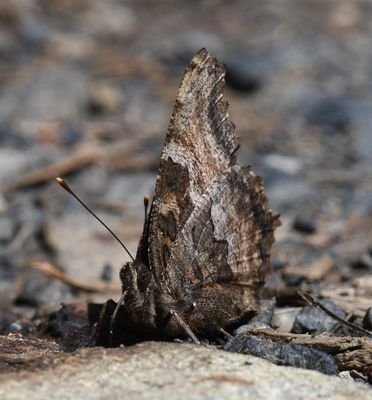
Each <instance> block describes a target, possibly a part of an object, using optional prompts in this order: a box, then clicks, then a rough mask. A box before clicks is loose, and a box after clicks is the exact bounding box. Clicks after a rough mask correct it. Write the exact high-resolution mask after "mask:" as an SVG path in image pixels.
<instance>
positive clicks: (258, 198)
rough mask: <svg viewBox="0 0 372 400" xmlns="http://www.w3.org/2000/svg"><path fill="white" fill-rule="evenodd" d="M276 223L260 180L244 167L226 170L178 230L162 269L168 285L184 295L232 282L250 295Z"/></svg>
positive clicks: (257, 282)
mask: <svg viewBox="0 0 372 400" xmlns="http://www.w3.org/2000/svg"><path fill="white" fill-rule="evenodd" d="M278 223H279V221H278V217H273V216H272V214H271V211H270V209H269V208H268V204H267V199H266V196H265V195H264V192H263V184H262V179H261V178H260V177H258V176H256V175H255V174H254V173H253V172H252V171H251V169H250V168H249V167H240V166H239V165H235V166H233V167H229V168H228V169H227V170H226V171H225V174H224V175H222V176H220V177H218V178H216V180H215V181H214V183H213V184H212V185H211V186H210V187H209V188H208V189H207V190H206V192H205V193H204V194H203V196H202V197H201V198H200V200H199V201H198V202H197V204H196V205H195V207H194V210H193V212H192V213H191V215H190V216H189V218H188V220H187V222H186V223H185V225H184V226H183V227H182V228H181V230H180V232H179V234H178V236H177V240H176V243H175V245H174V249H173V252H172V254H171V256H170V258H169V261H168V265H167V270H168V273H169V275H170V278H171V279H170V281H171V282H172V283H174V284H175V285H176V286H178V287H183V288H185V289H186V290H187V289H193V288H196V287H200V286H203V285H210V284H211V283H221V284H223V283H228V284H231V283H234V282H235V283H236V284H240V285H247V286H251V288H252V294H253V293H255V289H257V288H259V287H260V284H261V283H263V277H264V272H265V270H266V269H267V267H268V264H269V257H270V254H269V252H270V248H271V245H272V243H273V241H274V235H273V230H274V228H275V227H276V226H277V225H278ZM190 266H191V268H190ZM176 286H175V287H172V289H173V290H176Z"/></svg>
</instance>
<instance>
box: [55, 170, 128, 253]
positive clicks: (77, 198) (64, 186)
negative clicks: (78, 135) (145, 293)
mask: <svg viewBox="0 0 372 400" xmlns="http://www.w3.org/2000/svg"><path fill="white" fill-rule="evenodd" d="M56 181H57V183H58V184H59V185H60V186H62V187H63V189H65V190H66V192H68V193H69V194H70V195H71V196H73V197H75V199H76V200H77V201H78V202H79V203H80V204H81V205H82V206H83V207H84V208H85V209H86V210H87V211H88V212H89V213H90V214H91V215H93V217H94V218H95V219H96V220H97V221H98V222H100V223H101V224H102V225H103V226H104V227H105V228H106V229H107V230H108V231H109V232H110V233H111V235H112V236H113V237H114V238H115V239H116V240H117V242H118V243H120V245H121V246H122V247H123V248H124V250H125V251H126V252H127V253H128V255H129V257H130V258H131V259H132V261H134V258H133V256H132V254H130V253H129V250H128V249H127V248H126V246H125V244H124V243H123V242H122V241H121V240H120V239H119V238H118V237H117V236H116V235H115V233H114V232H113V231H112V230H111V229H110V228H109V227H108V226H107V225H106V224H105V223H104V222H103V221H102V220H101V219H100V218H99V217H97V215H96V214H94V212H93V211H92V210H91V209H90V208H89V207H88V206H87V205H85V203H84V202H83V201H82V200H80V199H79V197H78V196H77V195H76V194H75V193H74V192H73V191H72V190H71V188H70V187H69V186H68V185H67V183H66V182H65V181H64V180H63V179H62V178H60V177H58V178H56Z"/></svg>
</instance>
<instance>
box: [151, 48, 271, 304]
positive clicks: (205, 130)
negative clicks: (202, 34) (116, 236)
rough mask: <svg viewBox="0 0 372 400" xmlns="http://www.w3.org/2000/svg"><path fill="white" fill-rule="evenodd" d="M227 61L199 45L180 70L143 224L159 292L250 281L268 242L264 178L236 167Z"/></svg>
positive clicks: (264, 258)
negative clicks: (226, 91) (225, 93)
mask: <svg viewBox="0 0 372 400" xmlns="http://www.w3.org/2000/svg"><path fill="white" fill-rule="evenodd" d="M224 77H225V67H224V66H223V65H222V64H220V63H218V62H217V60H216V59H214V58H212V57H211V56H210V55H209V54H208V52H207V51H206V50H205V49H202V50H200V51H199V52H198V53H196V55H195V56H194V57H193V59H192V60H191V63H190V64H189V66H188V67H187V68H186V71H185V74H184V77H183V79H182V81H181V85H180V88H179V90H178V93H177V98H176V103H175V107H174V111H173V114H172V118H171V122H170V126H169V129H168V133H167V136H166V139H165V144H164V148H163V152H162V155H161V160H160V168H159V175H158V179H157V182H156V188H155V197H154V201H153V204H152V209H151V213H150V221H149V228H148V235H149V243H148V249H149V263H150V268H151V270H152V273H153V276H154V278H155V281H156V283H157V286H158V288H159V289H160V290H162V291H165V292H168V293H169V294H170V295H172V296H173V297H177V293H178V291H179V290H180V288H183V289H184V290H187V288H191V287H193V286H194V285H200V284H201V285H202V284H207V283H208V282H211V281H213V282H218V281H223V280H233V281H236V282H239V283H241V284H243V283H244V284H252V286H254V285H255V284H257V283H258V282H259V281H260V277H259V274H260V271H261V270H262V268H261V267H263V265H265V264H266V263H267V262H268V261H267V257H268V254H269V251H270V247H271V243H272V241H273V235H272V230H273V226H274V223H273V218H272V216H271V213H270V211H269V210H268V208H267V205H266V197H265V196H264V195H263V191H262V182H260V181H259V178H257V177H255V176H254V174H253V173H252V172H251V171H248V170H247V169H244V168H243V169H242V168H241V167H239V166H237V165H236V158H235V153H236V150H237V149H238V147H239V142H238V138H237V136H236V134H235V127H234V125H233V123H232V122H231V121H230V119H229V117H228V113H227V107H228V105H227V103H226V102H225V101H224V100H223V98H222V89H223V86H224Z"/></svg>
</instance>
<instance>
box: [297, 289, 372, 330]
mask: <svg viewBox="0 0 372 400" xmlns="http://www.w3.org/2000/svg"><path fill="white" fill-rule="evenodd" d="M297 293H298V295H299V296H300V297H301V298H302V299H304V300H305V301H306V302H308V303H309V304H310V305H312V306H313V307H316V308H318V309H319V310H321V311H323V312H324V313H326V314H327V315H328V316H330V317H331V318H333V319H335V320H336V321H338V322H339V323H340V324H343V325H346V326H348V327H349V328H351V329H354V330H357V331H359V332H362V333H363V334H365V335H367V336H369V337H372V332H369V331H367V329H364V328H361V327H360V326H357V325H355V324H353V323H352V322H349V321H346V320H345V319H343V318H341V317H339V316H338V315H336V314H334V313H333V312H332V311H330V310H329V309H328V308H327V307H325V306H324V305H323V304H322V303H320V302H319V301H318V300H316V299H314V297H312V296H310V295H309V294H307V293H305V292H301V291H300V290H299V291H298V292H297Z"/></svg>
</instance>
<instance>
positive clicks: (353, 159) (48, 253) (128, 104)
mask: <svg viewBox="0 0 372 400" xmlns="http://www.w3.org/2000/svg"><path fill="white" fill-rule="evenodd" d="M371 20H372V4H371V2H369V1H366V0H365V1H362V0H355V1H353V2H350V1H341V0H339V1H337V0H334V1H328V2H324V1H322V0H302V1H297V0H262V1H260V2H258V3H257V2H252V1H243V0H242V1H229V2H224V1H218V0H210V1H201V2H196V1H188V2H184V1H174V0H172V1H170V0H169V1H166V0H164V1H150V0H148V1H144V0H143V1H141V0H136V1H134V0H133V1H126V2H122V1H119V0H109V1H105V2H102V1H100V0H89V1H88V0H73V1H72V0H59V1H47V0H2V1H1V4H0V188H1V191H0V333H1V334H3V335H6V334H8V333H9V332H11V333H20V334H23V335H25V336H26V337H28V336H29V335H31V336H30V337H34V336H39V335H48V337H51V338H52V341H53V340H58V338H60V337H61V335H64V334H65V333H61V332H60V331H59V330H58V329H59V327H60V325H58V326H57V328H58V329H57V328H55V326H54V325H53V326H54V328H55V330H53V329H54V328H53V329H51V328H50V325H48V323H49V322H50V313H52V312H54V311H56V310H57V309H58V308H59V307H60V304H61V303H62V302H63V303H65V304H68V303H79V304H86V303H87V302H93V303H101V302H103V301H105V300H106V299H107V298H109V297H113V298H115V299H117V298H118V297H119V295H120V287H119V284H120V282H119V277H118V272H119V269H120V267H121V265H122V263H123V262H125V261H128V256H127V255H126V254H125V253H124V252H123V251H122V249H121V247H120V246H119V245H117V243H116V242H115V241H114V239H113V238H112V237H111V236H110V235H109V234H108V233H107V232H106V231H105V230H104V229H103V228H102V227H101V226H99V225H98V224H97V223H96V222H95V221H94V220H93V219H92V217H91V216H90V215H89V214H87V213H86V211H85V210H84V209H83V208H82V207H81V206H80V205H79V204H77V202H76V201H75V200H74V199H73V198H71V197H70V196H68V195H67V194H66V193H65V192H63V191H62V190H61V188H60V187H58V186H57V185H56V184H55V182H54V177H55V176H58V175H62V176H63V177H64V178H66V180H67V182H68V183H69V184H70V186H71V187H72V188H73V189H74V190H75V191H76V192H77V193H78V194H79V195H80V196H81V197H82V198H83V199H84V200H85V201H86V202H87V204H89V205H90V206H91V207H92V208H93V209H94V210H95V211H96V212H97V213H98V214H99V216H100V217H101V218H102V219H103V220H104V221H105V222H106V223H107V225H109V226H110V227H111V229H112V230H113V231H115V232H116V233H117V235H118V236H119V237H120V238H122V240H123V241H124V242H125V243H126V245H127V246H128V247H129V249H130V250H131V252H132V254H133V253H135V251H136V247H137V244H138V240H139V236H140V234H141V229H142V223H143V206H142V204H143V201H142V199H143V196H144V195H145V194H149V195H152V192H153V189H154V185H155V178H156V172H157V167H158V162H159V156H160V152H161V147H162V143H163V140H164V137H165V133H166V130H167V125H168V122H169V118H170V114H171V111H172V107H173V102H174V98H175V95H176V90H177V87H178V84H179V81H180V78H181V76H182V72H183V69H184V67H185V66H186V64H187V63H188V62H189V60H190V58H191V56H192V55H193V54H194V53H195V51H197V50H198V49H200V48H202V47H207V49H208V51H209V52H210V53H211V54H212V55H213V56H215V57H217V58H218V59H219V60H221V61H223V62H225V63H226V64H227V66H228V68H229V71H230V72H229V75H228V77H227V86H226V90H225V97H226V98H227V100H228V101H229V103H230V108H229V112H230V115H231V118H232V120H233V121H234V123H235V124H236V126H237V132H238V135H239V136H240V138H241V140H242V144H241V150H240V162H241V163H243V164H249V165H251V166H252V168H253V170H254V171H255V172H256V173H257V174H259V175H261V176H262V177H263V178H264V182H265V191H266V193H267V195H268V198H269V200H270V205H271V208H272V210H273V211H274V212H275V213H280V214H281V220H282V226H281V227H280V228H279V229H278V230H277V232H276V243H275V245H274V249H273V252H272V264H273V274H272V275H271V276H270V277H269V278H268V280H267V291H268V293H269V294H271V295H272V294H273V293H274V291H275V292H276V295H277V310H276V314H275V316H276V323H277V327H278V328H279V329H282V330H285V329H288V330H290V329H291V326H292V324H293V320H294V318H295V316H296V315H297V313H298V311H300V309H302V307H303V306H304V302H303V301H302V300H301V299H299V298H298V297H297V296H296V295H295V292H296V290H297V289H302V290H308V291H309V292H311V293H312V294H313V295H314V296H316V297H319V298H322V299H325V300H327V301H331V302H332V303H333V304H334V305H335V306H336V307H340V308H341V309H342V312H343V315H344V317H347V318H349V320H350V321H352V322H354V323H357V324H359V325H360V326H364V328H365V329H370V330H371V329H372V313H371V312H369V314H368V313H367V309H368V308H370V307H371V306H372V278H371V271H372V179H371V171H372V112H371V111H372V47H371V46H370V38H371V35H372V24H371ZM34 262H38V263H40V262H43V263H45V262H47V263H50V264H51V265H52V266H55V267H57V268H58V269H59V270H60V271H62V272H64V273H66V274H67V275H68V276H69V277H70V278H72V279H74V280H77V281H78V282H83V283H85V284H93V285H97V283H101V284H102V283H104V282H111V284H112V285H111V286H110V288H111V289H110V291H107V290H105V291H101V292H99V293H92V291H90V292H89V291H88V292H87V291H84V290H78V289H76V287H73V285H70V284H66V283H62V282H60V281H59V280H57V279H54V278H51V277H48V276H47V275H45V274H44V273H42V272H40V271H39V270H37V269H35V268H34V267H32V265H35V264H32V263H34ZM103 279H104V280H103ZM288 307H291V308H290V309H289V308H288ZM294 307H297V308H296V309H294ZM300 307H301V308H300ZM79 310H80V309H73V310H72V311H71V314H69V313H67V314H68V316H67V317H66V316H65V317H63V318H67V319H69V318H71V319H70V321H71V320H72V321H74V322H73V324H75V325H74V326H78V327H80V328H81V329H83V325H84V323H86V322H87V321H86V316H85V319H84V318H83V320H81V319H79V318H80V317H79V315H80V316H81V314H79V313H80V312H81V310H80V311H79ZM293 310H295V312H292V311H293ZM282 311H284V312H282ZM287 311H288V312H287ZM366 313H367V314H366ZM59 317H60V316H58V318H59ZM58 318H57V319H58ZM363 318H364V320H363ZM48 321H49V322H48ZM333 322H334V321H333ZM327 324H328V325H327ZM284 326H286V327H287V328H284ZM325 326H326V330H330V329H331V330H334V331H335V332H336V334H340V335H342V334H343V333H345V332H344V331H345V329H344V330H343V328H341V329H340V327H339V326H338V325H337V324H336V323H334V324H333V326H332V327H330V326H329V323H325ZM288 327H289V328H288ZM84 329H87V328H84ZM308 329H310V331H311V329H312V328H311V327H310V328H308ZM314 329H315V328H314ZM316 329H318V328H316ZM84 332H85V335H86V336H85V337H84V340H85V342H84V340H83V342H84V343H86V338H87V337H88V336H89V334H88V333H87V331H84ZM316 332H319V330H316ZM297 333H304V332H302V331H300V332H297ZM347 333H348V334H350V331H348V332H347ZM351 333H352V334H353V335H358V333H355V332H351ZM71 334H72V335H73V333H71ZM35 340H36V339H35ZM73 341H74V343H75V344H76V345H77V346H78V345H81V342H79V340H78V338H76V337H74V338H73ZM0 345H1V343H0ZM56 346H57V345H56ZM52 347H53V346H52ZM371 358H372V357H371V355H370V358H369V360H370V361H371ZM367 361H368V357H367ZM4 365H9V364H3V363H2V364H1V370H2V371H3V370H4ZM371 365H372V361H371ZM9 368H10V370H11V369H12V368H13V367H11V366H9ZM371 369H372V367H371Z"/></svg>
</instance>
